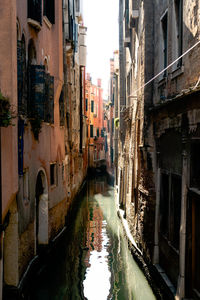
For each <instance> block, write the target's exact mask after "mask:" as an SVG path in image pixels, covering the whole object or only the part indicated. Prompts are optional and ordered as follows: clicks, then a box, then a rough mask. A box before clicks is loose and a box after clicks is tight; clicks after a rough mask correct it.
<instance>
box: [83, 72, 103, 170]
mask: <svg viewBox="0 0 200 300" xmlns="http://www.w3.org/2000/svg"><path fill="white" fill-rule="evenodd" d="M85 93H86V95H85V97H86V98H85V111H86V117H87V138H88V166H89V167H90V168H92V169H93V168H96V167H101V166H102V164H104V161H105V145H104V133H103V121H104V119H103V89H102V87H101V79H98V80H97V85H95V84H93V83H92V78H91V77H90V74H89V73H87V78H86V88H85Z"/></svg>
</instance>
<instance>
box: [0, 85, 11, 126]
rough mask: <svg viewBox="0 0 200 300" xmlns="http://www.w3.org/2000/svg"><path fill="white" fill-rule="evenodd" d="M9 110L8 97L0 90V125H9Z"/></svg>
mask: <svg viewBox="0 0 200 300" xmlns="http://www.w3.org/2000/svg"><path fill="white" fill-rule="evenodd" d="M11 119H12V116H11V111H10V102H9V99H8V98H7V97H5V96H3V95H2V93H1V91H0V127H8V126H9V125H11Z"/></svg>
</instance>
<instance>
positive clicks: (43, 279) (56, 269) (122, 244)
mask: <svg viewBox="0 0 200 300" xmlns="http://www.w3.org/2000/svg"><path fill="white" fill-rule="evenodd" d="M79 203H80V204H79V207H77V214H76V218H75V219H74V221H73V222H72V223H71V224H70V227H69V228H68V232H67V234H66V235H65V236H64V237H63V238H62V241H61V242H60V244H59V245H58V247H57V249H56V251H55V252H54V253H52V256H51V257H50V259H49V260H48V264H47V266H46V268H45V269H44V270H43V271H42V272H41V274H40V275H39V277H38V279H37V282H36V285H35V288H34V291H32V296H31V299H34V300H37V299H42V300H45V299H50V300H51V299H52V300H56V299H59V300H61V299H63V300H73V299H74V300H75V299H76V300H79V299H88V300H98V299H99V300H104V299H105V300H108V299H116V300H123V299H125V300H129V299H130V300H132V299H137V300H140V299H142V300H144V299H145V300H153V299H155V297H154V295H153V293H152V291H151V289H150V287H149V285H148V283H147V281H146V279H145V277H144V275H143V273H142V272H141V271H140V269H139V268H138V266H137V264H136V263H135V262H134V260H133V258H132V256H131V254H130V252H129V250H128V247H127V242H126V240H125V239H124V237H123V230H122V227H121V223H120V222H119V220H118V217H117V214H116V207H115V201H114V195H113V188H112V187H110V186H108V185H107V184H106V179H105V178H104V177H99V178H96V179H94V180H90V181H88V183H87V186H86V187H85V189H84V190H83V191H82V193H81V195H80V202H79Z"/></svg>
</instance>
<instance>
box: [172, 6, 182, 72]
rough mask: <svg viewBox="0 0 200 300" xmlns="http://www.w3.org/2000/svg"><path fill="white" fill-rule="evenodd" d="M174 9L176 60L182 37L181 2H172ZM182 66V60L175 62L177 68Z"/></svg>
mask: <svg viewBox="0 0 200 300" xmlns="http://www.w3.org/2000/svg"><path fill="white" fill-rule="evenodd" d="M174 9H175V19H176V20H175V35H176V37H175V38H176V52H177V53H176V58H177V57H179V56H180V55H181V54H182V50H183V49H182V36H183V1H182V0H174ZM181 65H182V58H181V59H179V61H178V62H177V67H179V66H181Z"/></svg>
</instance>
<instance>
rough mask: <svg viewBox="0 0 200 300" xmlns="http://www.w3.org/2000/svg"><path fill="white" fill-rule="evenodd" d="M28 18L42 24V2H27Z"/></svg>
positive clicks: (32, 0)
mask: <svg viewBox="0 0 200 300" xmlns="http://www.w3.org/2000/svg"><path fill="white" fill-rule="evenodd" d="M28 18H30V19H32V20H35V21H37V22H38V23H40V24H42V1H41V0H28Z"/></svg>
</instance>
